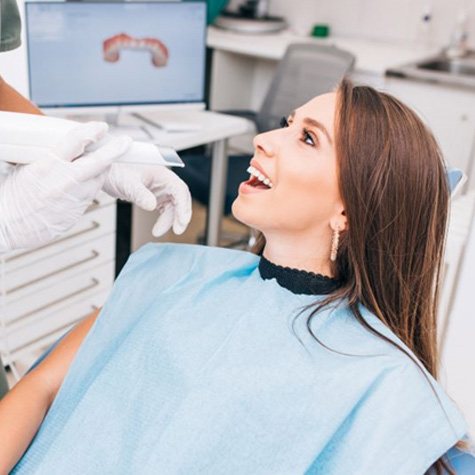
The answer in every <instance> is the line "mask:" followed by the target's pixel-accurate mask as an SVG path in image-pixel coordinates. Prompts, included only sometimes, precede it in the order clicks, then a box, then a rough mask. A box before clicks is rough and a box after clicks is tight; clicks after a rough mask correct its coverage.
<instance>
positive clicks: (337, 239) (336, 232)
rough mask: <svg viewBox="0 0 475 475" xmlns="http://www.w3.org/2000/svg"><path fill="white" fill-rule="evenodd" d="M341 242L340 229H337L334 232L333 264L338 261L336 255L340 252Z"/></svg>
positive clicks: (331, 257) (331, 254)
mask: <svg viewBox="0 0 475 475" xmlns="http://www.w3.org/2000/svg"><path fill="white" fill-rule="evenodd" d="M339 240H340V228H336V229H335V230H334V231H333V236H332V246H331V251H330V260H331V261H332V262H335V261H336V254H337V252H338V242H339Z"/></svg>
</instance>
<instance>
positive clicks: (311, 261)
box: [263, 236, 333, 277]
mask: <svg viewBox="0 0 475 475" xmlns="http://www.w3.org/2000/svg"><path fill="white" fill-rule="evenodd" d="M312 241H313V240H312ZM322 247H323V246H320V248H319V247H318V246H315V242H314V241H313V242H312V246H311V247H310V245H309V244H307V243H306V242H303V240H301V239H300V240H299V239H295V237H293V238H292V239H288V240H285V239H281V238H279V239H272V238H268V237H267V236H266V245H265V247H264V251H263V255H264V257H265V258H266V259H267V260H269V261H270V262H272V263H274V264H277V265H279V266H283V267H290V268H292V269H301V270H305V271H307V272H314V273H315V274H322V275H326V276H329V277H333V272H332V266H331V261H330V249H328V250H325V251H324V252H321V251H320V249H321V248H322Z"/></svg>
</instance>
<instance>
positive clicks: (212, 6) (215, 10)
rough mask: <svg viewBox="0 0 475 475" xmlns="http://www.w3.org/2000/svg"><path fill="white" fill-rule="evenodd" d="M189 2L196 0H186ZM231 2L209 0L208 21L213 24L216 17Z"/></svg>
mask: <svg viewBox="0 0 475 475" xmlns="http://www.w3.org/2000/svg"><path fill="white" fill-rule="evenodd" d="M184 1H188V2H190V1H191V2H193V1H196V0H184ZM228 3H229V0H207V1H206V4H207V8H208V15H207V23H208V25H211V24H212V23H213V22H214V20H215V19H216V17H217V16H218V15H219V14H220V13H221V11H222V10H223V9H224V8H225V7H226V5H227V4H228Z"/></svg>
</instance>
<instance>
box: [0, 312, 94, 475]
mask: <svg viewBox="0 0 475 475" xmlns="http://www.w3.org/2000/svg"><path fill="white" fill-rule="evenodd" d="M98 313H99V310H97V311H95V312H94V313H92V314H91V315H89V316H88V317H87V318H85V319H84V320H83V321H82V322H81V323H79V324H78V325H77V326H76V328H75V329H74V330H73V331H71V332H70V333H69V334H68V335H67V336H66V337H65V338H64V339H63V340H62V341H61V342H60V343H59V344H58V346H57V347H56V348H55V349H54V350H53V351H52V352H51V353H50V354H49V355H48V356H47V357H46V358H45V359H44V360H43V361H42V362H41V363H40V364H39V365H38V366H37V367H36V368H34V369H33V370H32V371H31V372H30V373H28V374H27V375H26V376H24V377H23V378H22V379H21V380H20V381H19V382H18V383H17V384H16V385H15V386H14V387H13V388H12V389H11V391H10V392H8V393H7V394H6V395H5V396H4V398H3V399H2V400H1V401H0V440H1V441H2V443H1V444H0V474H1V475H3V474H5V475H6V474H7V473H8V472H9V471H10V470H11V469H12V468H13V467H14V466H15V464H16V463H17V462H18V460H19V459H20V457H21V456H22V455H23V452H25V450H26V449H27V447H28V445H29V444H30V442H31V440H32V439H33V437H34V435H35V434H36V432H37V431H38V428H39V426H40V425H41V422H42V421H43V418H44V416H45V414H46V412H47V411H48V409H49V407H50V406H51V403H52V402H53V400H54V398H55V396H56V394H57V392H58V390H59V388H60V386H61V384H62V382H63V379H64V376H65V374H66V371H67V370H68V368H69V365H70V364H71V361H72V360H73V358H74V355H75V354H76V351H77V349H78V348H79V346H80V345H81V342H82V341H83V339H84V337H85V336H86V335H87V333H88V332H89V329H90V328H91V326H92V324H93V323H94V321H95V319H96V317H97V315H98Z"/></svg>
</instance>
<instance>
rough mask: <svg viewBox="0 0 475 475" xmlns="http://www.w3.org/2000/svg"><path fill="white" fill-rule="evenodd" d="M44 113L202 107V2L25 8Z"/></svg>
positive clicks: (33, 84) (34, 89) (35, 93)
mask: <svg viewBox="0 0 475 475" xmlns="http://www.w3.org/2000/svg"><path fill="white" fill-rule="evenodd" d="M26 13H27V39H28V58H29V75H30V97H31V99H32V101H33V102H35V103H36V104H38V105H39V106H40V107H68V106H78V107H79V106H95V105H101V106H102V105H106V106H107V105H134V104H156V103H159V104H163V103H165V104H166V103H181V102H200V101H203V94H204V68H205V34H206V6H205V4H204V3H194V2H189V3H188V2H187V3H180V2H176V3H160V2H146V3H136V2H134V3H71V2H61V3H56V2H54V3H53V2H49V3H27V4H26Z"/></svg>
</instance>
